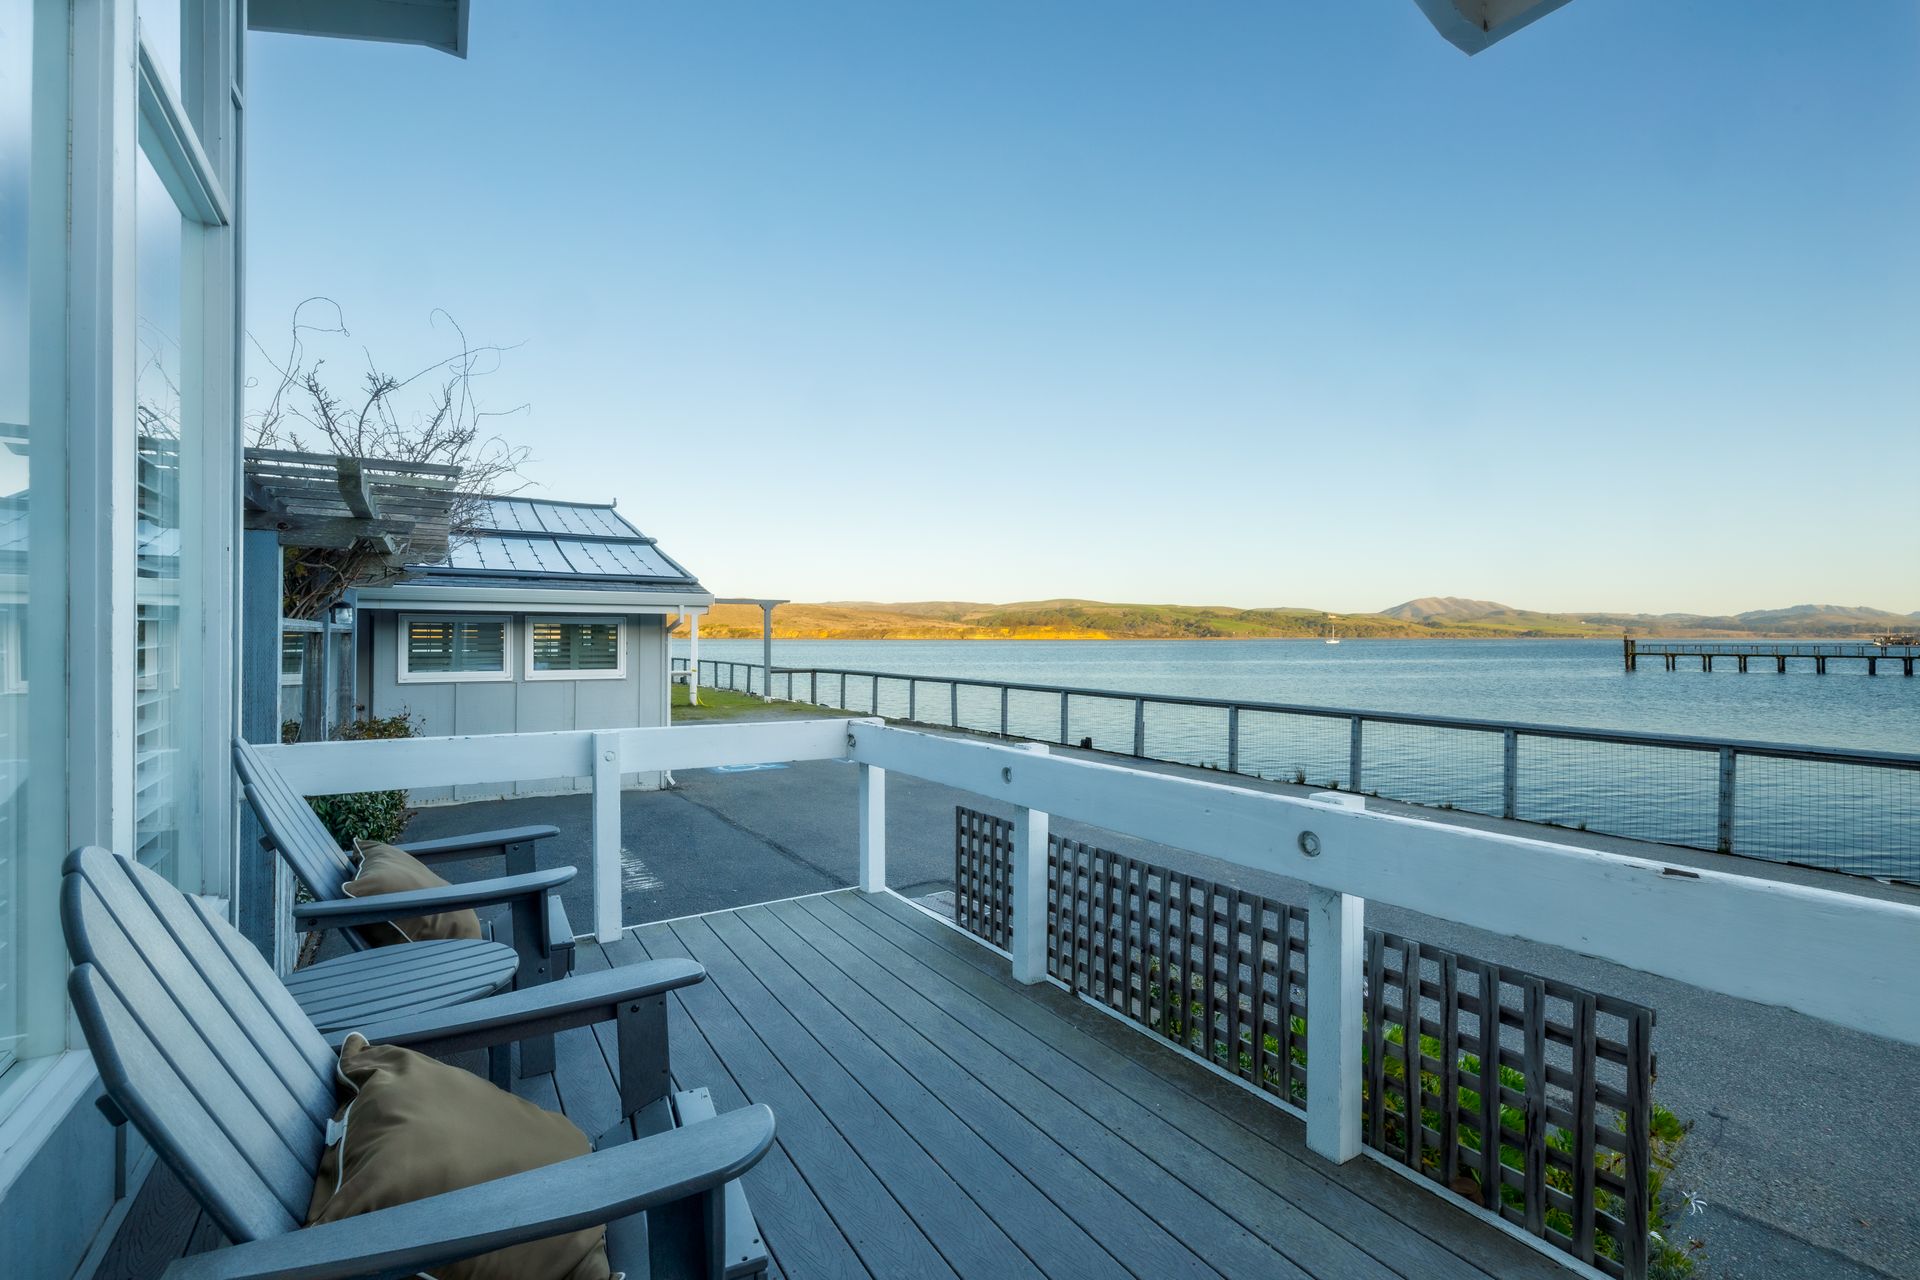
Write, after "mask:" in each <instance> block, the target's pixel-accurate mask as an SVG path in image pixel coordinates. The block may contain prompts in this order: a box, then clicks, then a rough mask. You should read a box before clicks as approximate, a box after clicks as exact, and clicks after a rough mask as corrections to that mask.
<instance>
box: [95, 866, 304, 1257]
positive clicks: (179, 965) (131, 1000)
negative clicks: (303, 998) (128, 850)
mask: <svg viewBox="0 0 1920 1280" xmlns="http://www.w3.org/2000/svg"><path fill="white" fill-rule="evenodd" d="M60 916H61V924H62V925H63V926H64V928H65V930H66V936H67V948H68V950H69V951H70V952H71V954H72V956H73V961H74V969H73V972H72V974H71V975H70V976H69V979H68V988H69V990H70V992H71V994H72V996H73V1003H74V1009H75V1012H76V1014H77V1016H78V1018H79V1020H80V1025H81V1028H82V1030H83V1031H84V1032H85V1034H86V1038H87V1046H88V1047H89V1048H90V1049H91V1050H92V1051H93V1056H94V1061H95V1063H96V1064H97V1065H98V1067H99V1069H100V1078H101V1081H102V1083H103V1084H104V1085H105V1087H106V1091H107V1094H108V1096H110V1097H111V1098H112V1099H113V1101H114V1103H115V1104H116V1105H117V1106H118V1107H119V1108H120V1110H121V1111H122V1112H124V1113H125V1115H126V1116H127V1118H128V1120H130V1121H131V1122H132V1123H133V1124H134V1125H135V1126H136V1127H138V1128H139V1130H140V1132H141V1133H142V1134H143V1135H145V1136H146V1138H147V1140H148V1141H149V1142H150V1143H152V1144H153V1147H154V1149H155V1150H156V1151H157V1152H159V1154H160V1156H161V1158H162V1159H164V1160H165V1161H166V1162H167V1165H168V1167H170V1168H171V1169H172V1170H173V1171H174V1173H175V1174H177V1175H178V1176H179V1178H180V1180H181V1181H182V1182H183V1183H184V1184H185V1185H186V1186H187V1188H188V1189H189V1190H191V1191H192V1192H193V1193H194V1195H195V1196H196V1197H197V1198H198V1199H199V1200H200V1202H201V1204H203V1205H204V1206H205V1207H206V1208H207V1210H208V1212H210V1213H211V1214H212V1215H213V1217H214V1219H215V1221H217V1222H218V1223H219V1224H220V1226H221V1228H222V1229H223V1230H225V1231H226V1233H227V1235H228V1237H229V1238H231V1239H233V1240H258V1239H263V1238H266V1237H269V1236H274V1235H279V1234H281V1233H282V1232H286V1231H290V1230H292V1229H294V1228H296V1227H298V1226H300V1225H301V1224H302V1223H304V1222H305V1221H306V1214H307V1202H308V1200H309V1198H310V1197H311V1196H312V1194H313V1178H314V1171H315V1169H317V1168H318V1167H319V1162H320V1152H321V1148H322V1144H323V1142H324V1140H325V1134H326V1126H327V1121H328V1120H329V1119H330V1118H331V1117H332V1115H333V1112H334V1109H335V1100H334V1084H333V1069H334V1061H335V1058H334V1054H333V1053H332V1051H331V1050H329V1049H328V1048H327V1044H326V1041H325V1040H324V1039H322V1038H321V1035H320V1033H319V1032H318V1031H316V1030H315V1029H314V1026H313V1023H312V1022H311V1021H309V1020H308V1018H307V1016H306V1015H305V1014H304V1013H302V1012H301V1011H300V1006H299V1005H297V1004H295V1003H294V1001H293V997H292V996H290V995H288V994H287V989H286V987H285V986H283V985H282V984H281V982H280V980H279V978H277V977H276V976H275V975H274V972H273V970H272V969H271V968H269V967H268V965H267V963H266V961H265V960H264V959H262V958H261V956H260V953H259V952H258V951H256V950H254V948H253V946H252V945H251V944H250V943H248V942H247V940H246V939H245V938H244V937H242V936H241V934H240V933H239V931H238V930H236V929H235V928H234V927H233V926H232V925H230V924H228V923H227V922H226V920H224V919H223V918H221V917H220V916H219V915H217V914H215V913H214V912H213V911H211V910H210V909H209V908H208V907H207V906H206V904H204V903H202V902H199V901H197V900H195V899H192V898H189V897H187V896H186V895H185V894H183V893H181V892H180V891H179V890H178V889H175V888H174V887H173V886H172V885H170V884H168V883H167V882H166V881H165V880H163V879H161V878H160V877H159V876H157V875H155V874H154V873H153V872H151V871H149V870H147V869H146V868H145V867H142V866H139V865H137V864H136V863H134V862H131V861H130V860H128V859H126V858H122V857H118V856H116V855H114V854H112V853H110V852H108V851H107V850H105V849H81V850H79V851H78V852H76V853H74V854H73V855H72V856H71V857H69V858H68V859H67V863H66V868H65V876H64V878H63V882H62V884H61V891H60Z"/></svg>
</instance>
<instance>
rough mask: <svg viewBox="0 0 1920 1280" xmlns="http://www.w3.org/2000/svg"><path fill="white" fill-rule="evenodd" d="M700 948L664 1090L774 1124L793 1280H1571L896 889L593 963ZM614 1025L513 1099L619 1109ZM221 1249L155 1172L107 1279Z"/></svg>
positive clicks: (728, 919)
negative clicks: (1026, 974)
mask: <svg viewBox="0 0 1920 1280" xmlns="http://www.w3.org/2000/svg"><path fill="white" fill-rule="evenodd" d="M658 956H690V957H692V958H693V959H695V960H698V961H699V962H700V963H701V964H703V965H705V966H706V968H707V970H708V974H709V977H708V980H707V981H706V982H704V983H701V984H699V985H697V986H693V987H689V988H686V989H685V990H683V991H681V992H679V993H677V994H676V995H674V996H672V997H670V1000H669V1017H670V1022H671V1036H672V1059H673V1072H674V1076H675V1080H676V1084H677V1085H678V1086H679V1087H682V1088H685V1087H692V1086H699V1085H704V1086H706V1087H707V1088H709V1089H710V1090H711V1091H712V1094H713V1100H714V1103H715V1105H716V1106H717V1107H718V1108H719V1109H720V1110H721V1111H726V1110H729V1109H731V1108H733V1107H737V1106H741V1105H744V1104H745V1103H747V1102H764V1103H767V1104H769V1105H770V1106H772V1107H773V1109H774V1111H775V1113H776V1115H777V1117H778V1123H779V1136H778V1140H777V1143H776V1145H775V1148H774V1150H772V1151H771V1152H769V1153H768V1155H767V1157H766V1158H765V1159H764V1160H762V1161H761V1163H760V1164H759V1165H758V1166H757V1167H756V1168H754V1169H753V1170H752V1171H751V1172H750V1173H748V1174H747V1176H746V1179H745V1181H746V1185H747V1190H748V1195H749V1197H750V1198H751V1201H752V1204H753V1210H754V1214H755V1216H756V1217H757V1219H758V1221H759V1225H760V1228H761V1231H762V1233H763V1235H764V1236H765V1238H766V1241H767V1245H768V1247H769V1249H770V1251H771V1253H772V1255H773V1265H772V1268H771V1269H770V1271H769V1274H770V1275H773V1276H786V1277H788V1278H789V1280H816V1278H821V1280H827V1278H833V1277H862V1276H873V1277H881V1278H883V1280H884V1278H891V1277H902V1276H908V1277H913V1278H914V1280H933V1278H937V1277H984V1278H991V1280H1002V1278H1003V1277H1020V1276H1052V1277H1107V1276H1116V1277H1117V1276H1128V1275H1131V1276H1137V1277H1141V1278H1142V1280H1161V1278H1162V1277H1176V1276H1227V1277H1236V1278H1237V1277H1249V1278H1254V1277H1258V1278H1262V1280H1264V1278H1265V1277H1276V1278H1296V1280H1297V1278H1298V1277H1305V1276H1311V1277H1315V1278H1316V1280H1318V1278H1327V1280H1363V1278H1365V1280H1371V1278H1373V1277H1388V1276H1402V1277H1408V1278H1409V1280H1448V1278H1450V1277H1461V1278H1463V1280H1464V1278H1472V1280H1484V1278H1485V1277H1502V1278H1505V1277H1539V1278H1542V1280H1544V1278H1546V1277H1556V1278H1558V1277H1564V1276H1566V1275H1567V1274H1568V1273H1567V1271H1566V1270H1565V1269H1564V1268H1562V1267H1560V1266H1558V1265H1557V1264H1555V1263H1553V1262H1552V1261H1550V1260H1548V1259H1547V1258H1545V1257H1543V1256H1542V1255H1541V1254H1539V1253H1537V1252H1536V1251H1534V1250H1533V1249H1531V1248H1528V1247H1527V1246H1525V1245H1523V1244H1521V1243H1520V1242H1518V1241H1516V1240H1514V1239H1513V1238H1512V1237H1510V1236H1508V1235H1506V1234H1505V1233H1503V1232H1501V1231H1499V1230H1497V1229H1496V1228H1494V1227H1492V1226H1490V1225H1488V1224H1486V1223H1485V1222H1483V1221H1482V1220H1480V1219H1478V1218H1475V1217H1473V1216H1472V1215H1470V1214H1468V1213H1466V1212H1465V1211H1463V1210H1461V1209H1460V1208H1458V1207H1456V1206H1454V1205H1451V1204H1449V1203H1447V1202H1446V1201H1445V1200H1443V1199H1441V1198H1440V1197H1439V1196H1436V1195H1435V1194H1433V1193H1432V1192H1429V1191H1427V1190H1424V1189H1423V1188H1420V1187H1417V1186H1414V1185H1413V1184H1411V1183H1410V1182H1409V1181H1407V1180H1406V1179H1405V1178H1402V1177H1401V1176H1399V1175H1397V1174H1395V1173H1394V1172H1392V1171H1390V1170H1387V1169H1384V1168H1381V1167H1380V1166H1378V1165H1377V1164H1375V1163H1374V1162H1372V1161H1370V1160H1366V1159H1361V1160H1356V1161H1354V1162H1352V1163H1350V1164H1347V1165H1344V1166H1338V1167H1336V1166H1332V1165H1329V1164H1327V1163H1326V1162H1324V1161H1322V1160H1320V1159H1319V1158H1317V1157H1315V1156H1312V1155H1310V1154H1309V1153H1308V1152H1307V1150H1306V1147H1305V1141H1304V1133H1303V1130H1302V1126H1301V1124H1300V1122H1299V1121H1298V1120H1297V1119H1295V1118H1294V1117H1292V1116H1290V1115H1288V1114H1287V1113H1285V1112H1283V1111H1281V1110H1279V1109H1278V1108H1276V1107H1273V1106H1271V1105H1269V1104H1267V1103H1265V1102H1263V1101H1261V1100H1260V1099H1258V1098H1256V1097H1254V1096H1252V1095H1251V1094H1250V1093H1249V1092H1247V1091H1246V1090H1244V1089H1242V1088H1240V1087H1239V1086H1237V1085H1235V1084H1233V1083H1231V1082H1229V1081H1228V1080H1226V1079H1224V1078H1222V1077H1221V1076H1218V1075H1215V1074H1214V1073H1212V1072H1211V1071H1209V1070H1208V1069H1206V1068H1205V1067H1204V1066H1202V1065H1200V1064H1199V1063H1198V1062H1196V1061H1194V1060H1193V1059H1190V1058H1188V1057H1186V1056H1184V1055H1182V1054H1181V1053H1179V1052H1178V1051H1176V1050H1174V1049H1173V1048H1171V1047H1170V1046H1167V1045H1164V1044H1161V1043H1159V1042H1157V1041H1155V1040H1154V1039H1152V1038H1150V1037H1149V1036H1147V1035H1145V1034H1142V1033H1141V1032H1139V1031H1137V1030H1134V1029H1132V1028H1130V1027H1128V1026H1126V1025H1124V1024H1122V1023H1120V1022H1119V1021H1117V1020H1116V1019H1114V1018H1112V1017H1110V1016H1109V1015H1107V1014H1105V1013H1103V1012H1101V1011H1099V1010H1097V1009H1095V1008H1093V1007H1092V1006H1090V1005H1088V1004H1086V1003H1083V1002H1081V1001H1079V1000H1077V999H1075V998H1073V997H1072V996H1070V995H1068V994H1067V993H1065V992H1063V991H1061V990H1060V989H1058V988H1056V987H1053V986H1039V987H1023V986H1020V985H1018V984H1016V983H1014V982H1013V980H1012V977H1011V975H1010V973H1009V970H1008V965H1007V962H1006V960H1005V959H1004V958H1002V957H1001V956H999V955H998V954H996V953H994V952H992V951H990V950H988V949H987V948H986V947H984V946H981V945H980V944H979V943H977V942H975V941H973V940H972V939H971V938H969V937H967V936H965V935H962V934H961V933H959V932H958V931H957V930H955V929H953V928H951V927H950V926H948V925H947V924H945V923H944V922H942V921H939V920H936V919H934V918H933V917H931V916H929V915H927V914H926V913H925V912H923V911H921V910H919V909H918V908H916V907H914V906H912V905H911V904H909V903H907V902H905V901H903V900H901V899H899V898H896V897H893V896H892V895H884V894H883V895H865V894H860V893H857V892H855V891H852V890H846V891H841V892H837V893H831V894H824V895H820V896H817V897H812V898H802V899H796V900H793V901H788V902H781V903H772V904H767V905H762V906H755V907H746V908H741V909H738V910H734V911H727V912H721V913H717V914H713V915H707V916H698V917H693V918H691V919H686V920H679V921H673V922H669V923H663V924H654V925H644V926H641V927H639V928H637V929H632V930H629V931H628V933H627V935H626V936H625V937H624V938H622V939H621V941H619V942H617V943H615V944H613V945H611V946H608V947H604V948H602V947H600V946H598V945H595V944H592V943H589V942H585V941H583V942H582V944H581V950H580V956H579V965H580V968H581V969H582V970H583V971H592V970H594V969H599V968H604V967H606V966H608V965H611V964H621V963H626V962H630V961H635V960H640V959H644V958H649V957H658ZM615 1054H616V1048H615V1044H614V1036H613V1028H612V1027H611V1026H606V1027H600V1028H593V1029H588V1028H580V1029H576V1030H573V1031H568V1032H563V1033H561V1035H560V1036H558V1037H557V1039H556V1061H555V1069H554V1072H553V1074H552V1075H550V1076H548V1075H542V1076H537V1077H534V1078H531V1079H528V1080H522V1081H518V1082H517V1084H516V1088H517V1089H518V1090H519V1091H520V1092H521V1093H522V1094H523V1095H525V1096H527V1097H530V1098H533V1099H535V1100H537V1101H540V1102H541V1103H543V1104H544V1105H546V1106H549V1107H563V1108H564V1109H565V1111H566V1112H567V1114H568V1115H569V1116H571V1117H572V1118H573V1120H574V1121H575V1123H577V1124H578V1125H579V1126H580V1127H581V1128H582V1129H584V1130H586V1132H588V1133H589V1134H594V1133H599V1132H601V1131H603V1130H605V1129H606V1128H608V1127H610V1126H611V1125H612V1124H613V1123H614V1121H615V1119H616V1118H617V1116H616V1111H617V1102H616V1093H615V1087H614V1075H613V1072H612V1069H611V1065H610V1063H611V1062H612V1061H613V1060H614V1058H615ZM213 1239H217V1233H216V1232H211V1231H210V1230H209V1226H208V1224H206V1223H204V1222H202V1221H200V1220H199V1218H198V1216H197V1215H196V1214H195V1213H194V1212H193V1209H192V1205H191V1201H189V1200H186V1199H185V1193H184V1192H183V1191H181V1190H180V1189H179V1187H178V1185H177V1184H176V1183H174V1182H173V1180H172V1178H171V1177H169V1176H167V1175H166V1174H165V1173H164V1171H161V1172H158V1173H156V1175H155V1176H154V1177H153V1178H150V1179H149V1180H148V1184H147V1187H146V1189H145V1190H144V1191H143V1193H142V1195H141V1197H140V1199H139V1200H138V1201H137V1202H136V1203H135V1204H134V1206H133V1207H132V1210H131V1212H130V1213H129V1215H128V1219H127V1222H126V1224H125V1226H124V1227H123V1228H122V1230H121V1232H120V1236H119V1237H118V1239H116V1241H115V1242H114V1247H113V1248H112V1249H111V1250H110V1251H109V1256H108V1259H107V1264H106V1265H105V1266H104V1267H103V1268H102V1270H101V1272H100V1274H101V1275H102V1276H103V1277H106V1278H107V1280H115V1278H116V1277H147V1276H152V1275H156V1274H158V1270H159V1268H160V1266H162V1265H164V1261H165V1259H166V1258H168V1257H171V1256H177V1255H178V1254H179V1253H180V1252H183V1251H186V1250H187V1249H189V1248H190V1247H200V1246H204V1244H206V1243H207V1242H209V1241H211V1240H213Z"/></svg>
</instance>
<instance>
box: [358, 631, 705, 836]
mask: <svg viewBox="0 0 1920 1280" xmlns="http://www.w3.org/2000/svg"><path fill="white" fill-rule="evenodd" d="M360 617H361V619H362V621H363V634H365V635H367V636H369V637H371V646H372V647H371V652H370V654H368V655H367V658H368V661H366V662H365V663H363V665H362V667H361V670H360V688H361V689H362V690H363V691H364V692H365V693H369V694H370V695H371V696H370V697H363V698H362V701H363V702H364V703H365V704H366V706H367V708H368V713H369V714H371V715H374V716H380V717H385V716H392V715H398V714H399V713H400V712H402V711H407V712H409V713H411V714H412V715H413V717H414V719H415V720H416V721H417V722H418V723H419V725H420V731H421V733H423V734H426V735H428V736H430V737H449V736H454V735H466V734H479V733H539V732H544V731H547V730H554V729H629V728H643V727H646V726H650V725H663V724H665V723H667V703H666V697H667V692H666V666H667V643H666V630H665V627H664V625H663V619H661V618H659V617H653V616H638V617H628V618H625V619H623V621H624V623H625V636H624V638H623V641H622V643H623V645H624V648H625V650H626V674H625V675H623V676H621V677H620V678H619V679H595V680H528V679H526V677H525V668H524V665H523V664H524V662H525V657H524V646H525V641H526V623H527V615H526V614H510V615H508V617H509V620H510V625H511V626H512V628H513V635H514V641H513V646H512V652H511V655H510V662H509V666H510V667H511V668H512V670H513V678H512V679H510V680H459V681H433V680H414V681H409V682H408V683H406V684H402V683H400V680H399V662H400V654H399V639H400V625H399V620H400V617H401V615H400V614H399V613H396V612H392V611H388V610H369V609H365V608H363V609H362V610H361V611H360ZM591 781H592V780H591V779H589V778H585V777H580V778H547V779H541V780H538V781H532V782H515V783H508V784H503V785H492V784H482V785H478V786H470V787H455V788H446V787H438V788H432V789H427V790H419V791H415V792H414V793H413V795H412V800H413V803H415V804H446V803H453V802H465V801H471V800H497V799H500V798H502V797H504V796H524V795H552V794H555V793H557V792H567V791H585V790H588V789H589V788H590V786H591ZM660 781H661V779H660V775H659V774H657V773H650V774H642V775H635V776H634V777H632V778H629V779H628V784H629V785H633V786H639V787H643V788H651V787H657V786H659V785H660Z"/></svg>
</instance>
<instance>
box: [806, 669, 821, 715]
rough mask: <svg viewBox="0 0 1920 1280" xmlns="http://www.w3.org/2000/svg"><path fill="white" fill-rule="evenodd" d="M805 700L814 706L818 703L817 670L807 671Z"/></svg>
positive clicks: (818, 677) (818, 679) (818, 682)
mask: <svg viewBox="0 0 1920 1280" xmlns="http://www.w3.org/2000/svg"><path fill="white" fill-rule="evenodd" d="M807 701H808V702H811V703H812V704H813V705H814V706H816V707H817V706H819V705H820V673H819V672H818V671H809V672H807Z"/></svg>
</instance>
